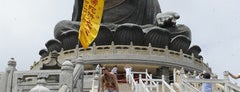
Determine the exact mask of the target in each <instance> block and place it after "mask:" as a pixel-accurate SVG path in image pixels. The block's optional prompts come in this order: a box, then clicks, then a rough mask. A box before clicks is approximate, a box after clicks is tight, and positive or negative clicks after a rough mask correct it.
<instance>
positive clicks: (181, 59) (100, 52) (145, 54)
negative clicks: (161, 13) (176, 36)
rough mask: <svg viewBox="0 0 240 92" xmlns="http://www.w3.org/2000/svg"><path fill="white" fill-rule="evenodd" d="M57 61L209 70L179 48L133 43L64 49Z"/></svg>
mask: <svg viewBox="0 0 240 92" xmlns="http://www.w3.org/2000/svg"><path fill="white" fill-rule="evenodd" d="M58 54H59V56H58V62H60V63H63V62H64V61H65V59H76V58H78V57H82V58H83V60H84V61H86V63H89V64H96V63H97V64H98V63H109V62H107V61H109V60H111V63H121V62H126V63H127V62H133V63H143V64H146V63H151V64H159V65H171V66H175V67H185V68H189V69H191V70H196V71H201V70H203V69H204V70H206V71H211V68H209V66H208V64H205V63H203V61H202V58H200V59H199V58H195V57H194V55H193V54H192V55H188V54H185V53H183V52H182V50H180V51H179V52H177V51H173V50H169V49H168V47H167V46H166V48H155V47H151V45H149V46H134V45H114V44H112V45H103V46H95V45H93V46H92V47H89V48H87V49H83V48H75V49H71V50H66V51H63V50H62V51H60V52H59V53H58ZM126 57H127V58H126ZM49 60H50V56H48V57H45V58H42V59H40V61H39V62H35V63H34V65H33V66H32V69H39V67H40V66H42V64H43V63H47V62H49Z"/></svg>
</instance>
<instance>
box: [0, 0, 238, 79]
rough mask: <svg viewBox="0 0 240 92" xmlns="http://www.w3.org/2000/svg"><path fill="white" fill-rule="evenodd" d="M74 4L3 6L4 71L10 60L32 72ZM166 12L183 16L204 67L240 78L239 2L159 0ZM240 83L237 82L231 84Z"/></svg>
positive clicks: (4, 0)
mask: <svg viewBox="0 0 240 92" xmlns="http://www.w3.org/2000/svg"><path fill="white" fill-rule="evenodd" d="M73 1H74V0H0V63H1V64H0V71H1V72H3V71H5V68H6V67H7V62H8V61H9V60H10V58H11V57H13V58H15V60H16V61H17V69H18V70H21V71H24V70H29V68H30V65H32V63H33V62H34V61H38V60H39V58H40V56H39V55H38V52H39V50H40V49H42V48H45V43H46V42H47V41H48V40H49V39H52V38H53V29H54V26H55V25H56V24H57V22H59V21H61V20H70V19H71V15H72V7H73ZM159 1H160V6H161V10H162V12H167V11H174V12H177V13H179V14H180V16H181V17H180V19H179V20H178V21H177V23H178V24H185V25H187V26H188V27H189V28H190V29H191V32H192V44H191V45H199V46H200V47H201V49H202V52H201V53H200V54H201V55H202V56H203V58H204V62H205V63H208V64H209V66H210V67H212V70H213V72H214V73H216V74H217V75H218V76H219V77H222V75H223V71H225V70H229V71H230V72H232V73H234V74H237V73H240V68H239V67H240V60H239V59H238V57H239V56H240V36H239V35H240V32H239V31H240V30H239V26H240V9H239V4H240V1H239V0H159ZM232 81H233V82H238V83H240V82H239V80H232Z"/></svg>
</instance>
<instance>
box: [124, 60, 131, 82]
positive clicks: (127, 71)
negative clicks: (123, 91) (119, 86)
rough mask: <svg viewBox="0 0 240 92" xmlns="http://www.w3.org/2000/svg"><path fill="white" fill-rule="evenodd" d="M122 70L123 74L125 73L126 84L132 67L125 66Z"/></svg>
mask: <svg viewBox="0 0 240 92" xmlns="http://www.w3.org/2000/svg"><path fill="white" fill-rule="evenodd" d="M124 69H125V72H126V81H127V82H128V81H129V76H130V74H131V71H132V67H131V66H130V65H128V64H127V65H125V66H124Z"/></svg>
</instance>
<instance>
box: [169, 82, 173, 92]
mask: <svg viewBox="0 0 240 92" xmlns="http://www.w3.org/2000/svg"><path fill="white" fill-rule="evenodd" d="M170 87H171V89H174V88H173V83H171V84H170ZM170 92H173V91H172V90H170Z"/></svg>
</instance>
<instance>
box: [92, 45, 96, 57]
mask: <svg viewBox="0 0 240 92" xmlns="http://www.w3.org/2000/svg"><path fill="white" fill-rule="evenodd" d="M92 52H93V55H95V54H96V43H95V42H94V43H93V47H92Z"/></svg>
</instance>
